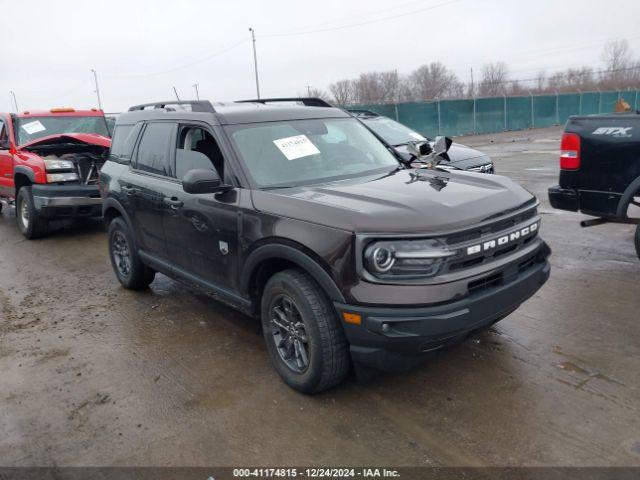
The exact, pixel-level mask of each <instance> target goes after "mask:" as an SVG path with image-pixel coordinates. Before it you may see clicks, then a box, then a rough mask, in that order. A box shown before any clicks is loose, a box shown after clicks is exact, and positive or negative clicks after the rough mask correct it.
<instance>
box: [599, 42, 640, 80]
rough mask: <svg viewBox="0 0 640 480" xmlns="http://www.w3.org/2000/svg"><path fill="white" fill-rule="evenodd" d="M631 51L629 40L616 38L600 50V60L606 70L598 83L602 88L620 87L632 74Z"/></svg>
mask: <svg viewBox="0 0 640 480" xmlns="http://www.w3.org/2000/svg"><path fill="white" fill-rule="evenodd" d="M631 58H632V53H631V49H630V48H629V42H628V41H627V40H626V39H625V40H616V41H613V42H609V43H607V45H606V46H605V47H604V51H603V52H602V61H603V62H604V64H605V69H606V70H607V71H605V72H603V73H602V75H601V78H600V83H601V85H602V87H603V88H622V87H624V86H627V85H626V84H627V83H629V80H630V77H633V76H634V72H633V71H632V70H631V69H632V68H633V62H632V59H631Z"/></svg>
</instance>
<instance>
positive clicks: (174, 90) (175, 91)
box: [173, 87, 180, 101]
mask: <svg viewBox="0 0 640 480" xmlns="http://www.w3.org/2000/svg"><path fill="white" fill-rule="evenodd" d="M173 93H175V94H176V98H177V99H178V101H180V97H179V96H178V90H176V87H173Z"/></svg>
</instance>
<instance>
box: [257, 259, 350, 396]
mask: <svg viewBox="0 0 640 480" xmlns="http://www.w3.org/2000/svg"><path fill="white" fill-rule="evenodd" d="M261 314H262V315H261V316H262V330H263V334H264V339H265V342H266V343H267V349H268V350H269V355H270V357H271V361H272V363H273V364H274V366H275V368H276V370H277V371H278V373H279V374H280V376H281V377H282V378H283V380H284V381H285V382H286V383H287V384H288V385H289V386H290V387H292V388H294V389H296V390H298V391H301V392H304V393H316V392H320V391H322V390H326V389H328V388H331V387H333V386H334V385H337V384H338V383H340V382H341V381H342V380H343V379H344V377H345V376H346V374H347V373H348V371H349V347H348V345H347V340H346V338H345V335H344V332H343V331H342V327H341V325H340V323H339V321H338V317H337V315H336V313H335V311H334V309H333V306H332V305H331V303H330V302H329V300H328V299H327V297H326V295H325V293H324V292H323V291H322V289H321V288H320V287H319V286H318V285H317V284H316V283H315V282H314V281H313V280H312V279H311V278H310V277H309V276H308V275H306V274H305V273H303V272H301V271H299V270H285V271H283V272H280V273H277V274H275V275H274V276H273V277H271V278H270V279H269V281H268V282H267V285H266V286H265V289H264V292H263V295H262V305H261Z"/></svg>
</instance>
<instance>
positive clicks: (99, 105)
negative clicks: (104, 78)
mask: <svg viewBox="0 0 640 480" xmlns="http://www.w3.org/2000/svg"><path fill="white" fill-rule="evenodd" d="M91 71H92V72H93V80H94V82H95V84H96V89H95V92H96V96H97V97H98V108H99V109H100V110H102V101H101V100H100V87H99V86H98V73H97V72H96V71H95V70H94V69H93V68H92V69H91Z"/></svg>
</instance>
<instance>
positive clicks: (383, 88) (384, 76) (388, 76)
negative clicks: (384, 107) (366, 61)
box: [378, 70, 400, 103]
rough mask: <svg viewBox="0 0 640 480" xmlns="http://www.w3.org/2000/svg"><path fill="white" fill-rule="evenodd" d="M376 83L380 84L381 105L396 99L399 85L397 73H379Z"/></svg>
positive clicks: (395, 71)
mask: <svg viewBox="0 0 640 480" xmlns="http://www.w3.org/2000/svg"><path fill="white" fill-rule="evenodd" d="M378 82H379V83H380V101H382V102H383V103H389V102H395V101H396V100H397V99H398V87H399V85H400V81H399V78H398V71H397V70H389V71H387V72H380V74H379V76H378Z"/></svg>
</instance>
